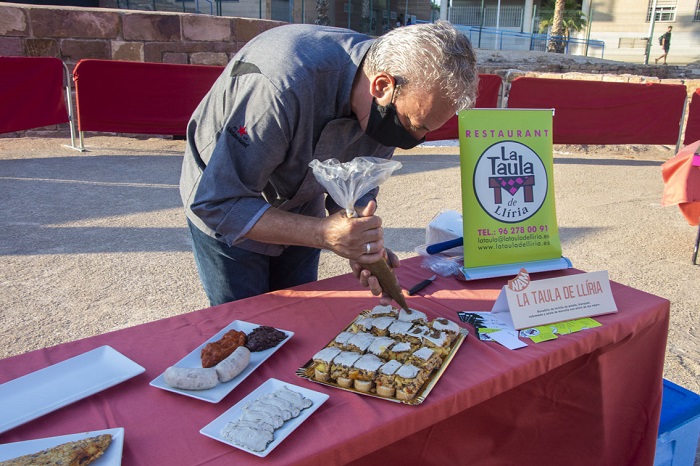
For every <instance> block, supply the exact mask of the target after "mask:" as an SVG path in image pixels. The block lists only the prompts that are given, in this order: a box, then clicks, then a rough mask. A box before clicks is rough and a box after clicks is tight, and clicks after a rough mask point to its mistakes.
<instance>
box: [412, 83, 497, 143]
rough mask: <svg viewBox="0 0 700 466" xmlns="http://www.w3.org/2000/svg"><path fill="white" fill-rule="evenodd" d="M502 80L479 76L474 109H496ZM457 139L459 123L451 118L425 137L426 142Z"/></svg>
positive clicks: (454, 118) (455, 118) (454, 117)
mask: <svg viewBox="0 0 700 466" xmlns="http://www.w3.org/2000/svg"><path fill="white" fill-rule="evenodd" d="M502 84H503V80H502V79H501V77H500V76H498V75H496V74H480V75H479V93H478V95H477V98H476V105H475V107H476V108H498V98H499V95H500V92H501V85H502ZM457 138H459V121H458V119H457V115H455V116H453V117H452V118H450V119H449V120H447V123H445V124H444V125H442V126H441V127H440V129H436V130H435V131H430V132H429V133H428V134H426V135H425V140H426V141H441V140H443V139H457Z"/></svg>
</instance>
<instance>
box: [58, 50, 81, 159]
mask: <svg viewBox="0 0 700 466" xmlns="http://www.w3.org/2000/svg"><path fill="white" fill-rule="evenodd" d="M63 73H64V76H63V90H64V91H65V93H66V107H68V127H69V128H70V146H66V145H65V144H64V147H68V148H70V149H75V150H77V151H80V152H85V151H86V150H85V146H84V145H83V133H82V131H81V132H80V146H78V147H76V145H75V119H74V114H73V98H72V91H71V84H70V83H71V82H72V79H71V74H70V72H69V71H68V67H67V66H66V64H65V63H63Z"/></svg>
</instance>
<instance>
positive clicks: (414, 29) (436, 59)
mask: <svg viewBox="0 0 700 466" xmlns="http://www.w3.org/2000/svg"><path fill="white" fill-rule="evenodd" d="M364 66H365V69H366V71H367V72H368V73H370V74H376V73H379V72H385V73H389V74H390V75H392V76H393V77H394V79H396V82H397V84H398V85H399V90H400V91H403V92H407V91H430V90H432V89H433V88H434V87H435V86H439V88H440V89H441V90H442V92H443V95H444V96H446V97H447V98H449V99H450V100H451V101H452V102H453V103H454V105H455V107H456V109H457V110H462V109H465V108H470V107H473V106H474V103H475V102H476V93H477V86H478V83H479V74H478V72H477V69H476V56H475V54H474V49H473V48H472V44H471V41H470V40H469V39H468V38H467V37H466V36H465V35H464V34H462V33H460V32H459V31H458V30H457V29H455V27H454V26H453V25H452V24H450V23H449V22H447V21H437V22H435V23H431V24H417V25H414V26H405V27H400V28H397V29H394V30H392V31H389V32H388V33H386V34H384V35H383V36H381V37H378V38H377V39H376V40H375V41H374V43H373V44H372V46H371V47H370V49H369V51H368V52H367V56H366V57H365V63H364Z"/></svg>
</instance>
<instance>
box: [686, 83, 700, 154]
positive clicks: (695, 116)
mask: <svg viewBox="0 0 700 466" xmlns="http://www.w3.org/2000/svg"><path fill="white" fill-rule="evenodd" d="M698 140H700V89H696V90H695V92H694V93H693V97H691V99H690V106H689V108H688V120H687V121H686V123H685V135H684V136H683V145H686V146H687V145H688V144H692V143H694V142H695V141H698Z"/></svg>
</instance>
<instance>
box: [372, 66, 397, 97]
mask: <svg viewBox="0 0 700 466" xmlns="http://www.w3.org/2000/svg"><path fill="white" fill-rule="evenodd" d="M395 86H396V80H394V77H393V76H391V75H390V74H388V73H385V72H383V71H382V72H379V73H377V74H376V75H374V77H373V78H372V82H371V84H370V93H371V94H372V97H374V98H376V99H377V103H378V104H379V105H388V104H389V103H390V102H391V96H392V95H393V93H394V88H395Z"/></svg>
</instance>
